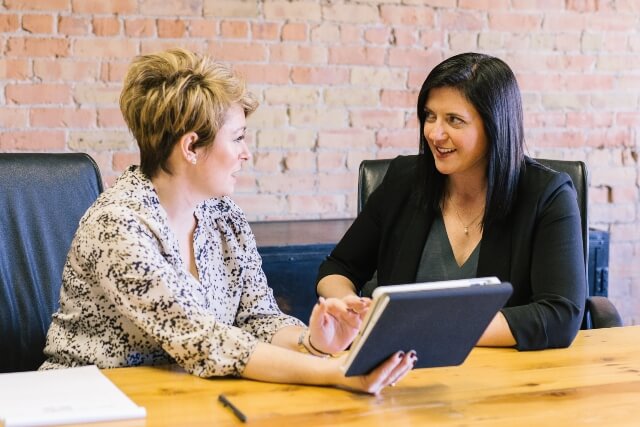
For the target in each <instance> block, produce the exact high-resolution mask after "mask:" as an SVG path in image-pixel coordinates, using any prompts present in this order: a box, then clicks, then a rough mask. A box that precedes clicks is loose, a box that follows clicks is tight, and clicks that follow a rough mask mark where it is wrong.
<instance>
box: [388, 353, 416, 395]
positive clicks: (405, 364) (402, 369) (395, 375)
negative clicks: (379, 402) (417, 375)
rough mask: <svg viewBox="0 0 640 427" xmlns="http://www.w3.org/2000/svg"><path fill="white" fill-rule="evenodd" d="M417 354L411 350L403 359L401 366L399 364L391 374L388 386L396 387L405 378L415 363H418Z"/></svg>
mask: <svg viewBox="0 0 640 427" xmlns="http://www.w3.org/2000/svg"><path fill="white" fill-rule="evenodd" d="M417 360H418V359H417V356H416V352H415V351H413V350H411V351H410V352H409V353H407V354H406V355H405V356H404V357H403V358H402V361H401V362H400V364H398V365H397V366H396V367H395V368H394V369H393V371H392V372H391V373H390V374H389V376H388V377H387V380H386V385H390V386H392V387H393V386H395V385H396V384H397V383H398V382H400V380H402V378H404V377H405V376H406V375H407V374H408V373H409V372H411V370H412V369H413V367H414V365H415V362H416V361H417Z"/></svg>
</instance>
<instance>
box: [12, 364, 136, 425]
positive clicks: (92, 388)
mask: <svg viewBox="0 0 640 427" xmlns="http://www.w3.org/2000/svg"><path fill="white" fill-rule="evenodd" d="M145 416H146V411H145V409H144V408H143V407H141V406H138V405H136V404H135V403H134V402H133V401H132V400H131V399H129V397H127V395H125V394H124V393H123V392H122V391H120V389H118V388H117V387H116V386H115V385H114V384H113V383H112V382H111V381H109V379H108V378H107V377H105V376H104V375H103V374H102V373H101V372H100V370H99V369H98V368H97V367H95V366H83V367H79V368H68V369H57V370H50V371H30V372H16V373H9V374H0V426H4V427H18V426H44V425H56V424H72V423H87V422H97V421H114V420H124V419H131V418H144V417H145Z"/></svg>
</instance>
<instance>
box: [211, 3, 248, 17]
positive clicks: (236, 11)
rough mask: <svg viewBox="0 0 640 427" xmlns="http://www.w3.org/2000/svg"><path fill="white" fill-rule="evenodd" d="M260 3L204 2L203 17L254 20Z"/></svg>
mask: <svg viewBox="0 0 640 427" xmlns="http://www.w3.org/2000/svg"><path fill="white" fill-rule="evenodd" d="M259 6H260V2H257V1H254V0H204V12H203V13H204V16H215V17H218V18H222V17H234V18H256V17H258V15H259V13H260V10H259Z"/></svg>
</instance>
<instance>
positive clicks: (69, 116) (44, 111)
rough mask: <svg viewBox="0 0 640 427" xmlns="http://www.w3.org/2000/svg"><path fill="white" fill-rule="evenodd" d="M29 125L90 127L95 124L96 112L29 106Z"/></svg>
mask: <svg viewBox="0 0 640 427" xmlns="http://www.w3.org/2000/svg"><path fill="white" fill-rule="evenodd" d="M29 120H30V122H31V126H35V127H45V128H91V127H95V125H96V112H95V110H92V109H75V108H59V107H56V108H31V111H30V112H29Z"/></svg>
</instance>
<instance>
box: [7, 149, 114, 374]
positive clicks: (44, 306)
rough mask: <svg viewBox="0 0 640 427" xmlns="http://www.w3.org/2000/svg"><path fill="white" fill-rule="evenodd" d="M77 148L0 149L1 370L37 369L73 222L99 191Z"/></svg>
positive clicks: (89, 163) (93, 170) (90, 165)
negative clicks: (60, 150)
mask: <svg viewBox="0 0 640 427" xmlns="http://www.w3.org/2000/svg"><path fill="white" fill-rule="evenodd" d="M102 189H103V187H102V178H101V177H100V172H99V170H98V166H97V165H96V163H95V162H94V161H93V159H92V158H91V157H89V156H88V155H86V154H81V153H65V154H51V153H37V154H36V153H32V154H24V153H0V212H2V214H1V215H0V230H1V231H0V372H13V371H27V370H34V369H37V368H38V366H40V364H41V363H42V362H43V361H44V355H43V354H42V350H43V349H44V344H45V337H46V333H47V329H48V328H49V324H50V323H51V315H52V314H53V312H54V311H55V310H56V309H57V308H58V304H59V298H60V286H61V283H62V268H63V266H64V263H65V260H66V257H67V252H68V251H69V247H70V245H71V240H72V238H73V235H74V234H75V232H76V229H77V228H78V222H79V221H80V218H81V217H82V215H83V214H84V212H85V211H86V210H87V208H89V206H90V205H91V204H92V203H93V202H94V201H95V199H96V198H97V197H98V195H99V194H100V193H101V192H102Z"/></svg>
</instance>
